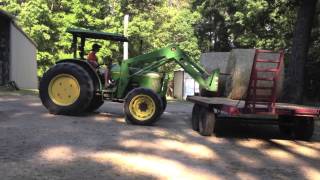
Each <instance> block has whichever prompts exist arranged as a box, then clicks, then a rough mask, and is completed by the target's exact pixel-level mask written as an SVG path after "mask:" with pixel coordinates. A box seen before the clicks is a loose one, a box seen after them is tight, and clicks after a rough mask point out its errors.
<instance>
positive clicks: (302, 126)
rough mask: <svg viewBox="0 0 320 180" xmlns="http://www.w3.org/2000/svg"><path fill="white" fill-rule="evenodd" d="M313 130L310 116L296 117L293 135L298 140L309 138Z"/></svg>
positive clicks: (312, 120) (312, 121)
mask: <svg viewBox="0 0 320 180" xmlns="http://www.w3.org/2000/svg"><path fill="white" fill-rule="evenodd" d="M313 132H314V119H313V118H310V117H300V118H296V121H295V126H294V135H295V138H296V139H299V140H310V139H311V137H312V135H313Z"/></svg>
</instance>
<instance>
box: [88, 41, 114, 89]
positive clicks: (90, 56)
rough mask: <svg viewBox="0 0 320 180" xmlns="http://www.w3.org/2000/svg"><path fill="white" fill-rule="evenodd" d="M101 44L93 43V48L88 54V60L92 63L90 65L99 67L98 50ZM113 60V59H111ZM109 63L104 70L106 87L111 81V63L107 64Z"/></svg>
mask: <svg viewBox="0 0 320 180" xmlns="http://www.w3.org/2000/svg"><path fill="white" fill-rule="evenodd" d="M100 48H101V46H100V45H99V44H93V45H92V50H91V51H90V53H89V54H88V56H87V60H88V62H89V63H90V65H91V66H92V67H94V68H95V69H97V68H98V67H99V64H98V58H97V55H96V54H97V52H99V50H100ZM110 62H111V61H110ZM106 65H107V68H106V70H105V72H104V79H105V81H104V86H105V87H106V88H108V87H109V81H110V68H111V67H109V66H110V63H108V64H106Z"/></svg>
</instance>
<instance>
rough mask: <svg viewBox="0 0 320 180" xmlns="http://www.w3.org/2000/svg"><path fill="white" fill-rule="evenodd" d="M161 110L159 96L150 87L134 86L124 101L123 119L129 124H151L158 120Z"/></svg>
mask: <svg viewBox="0 0 320 180" xmlns="http://www.w3.org/2000/svg"><path fill="white" fill-rule="evenodd" d="M148 111H150V112H148ZM162 112H163V105H162V100H161V97H160V96H159V95H158V94H156V93H155V92H154V91H152V90H151V89H146V88H135V89H133V90H132V91H130V92H129V93H128V95H127V97H126V99H125V102H124V113H125V119H126V121H127V122H128V123H130V124H135V125H148V126H149V125H152V124H154V123H155V122H156V121H157V120H159V118H160V116H161V114H162ZM139 113H140V114H139ZM143 113H145V114H143Z"/></svg>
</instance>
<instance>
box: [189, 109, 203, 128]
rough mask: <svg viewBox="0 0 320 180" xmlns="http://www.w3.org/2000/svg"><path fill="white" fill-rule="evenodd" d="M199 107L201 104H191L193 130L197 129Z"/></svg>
mask: <svg viewBox="0 0 320 180" xmlns="http://www.w3.org/2000/svg"><path fill="white" fill-rule="evenodd" d="M200 109H201V106H200V105H199V104H194V105H193V108H192V116H191V126H192V129H193V130H194V131H199V118H200Z"/></svg>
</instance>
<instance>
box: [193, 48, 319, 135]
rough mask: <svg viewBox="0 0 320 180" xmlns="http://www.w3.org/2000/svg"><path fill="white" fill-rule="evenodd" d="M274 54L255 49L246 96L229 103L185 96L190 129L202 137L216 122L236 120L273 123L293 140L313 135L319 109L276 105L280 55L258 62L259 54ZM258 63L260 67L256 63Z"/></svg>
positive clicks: (225, 99)
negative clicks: (265, 83)
mask: <svg viewBox="0 0 320 180" xmlns="http://www.w3.org/2000/svg"><path fill="white" fill-rule="evenodd" d="M263 53H274V52H272V51H268V50H256V53H255V57H254V61H253V65H252V70H251V75H250V81H249V84H248V88H247V92H246V97H244V98H243V100H232V99H229V98H226V97H203V96H188V97H187V101H190V102H193V103H194V107H193V110H192V118H191V123H192V129H193V130H195V131H198V132H199V133H200V134H201V135H203V136H210V135H212V133H213V132H214V129H215V125H216V120H217V119H221V120H228V119H236V120H237V119H239V120H245V121H247V122H249V123H257V124H266V123H267V124H277V125H278V126H279V129H280V132H281V133H283V134H284V135H287V136H293V137H294V138H295V139H303V140H308V139H310V138H311V137H312V135H313V132H314V121H315V119H318V118H319V116H320V108H318V107H309V106H304V105H297V104H288V103H277V102H276V97H277V95H276V89H277V81H278V79H279V73H280V70H281V67H282V66H281V63H283V58H284V53H283V51H280V52H279V57H278V58H277V59H262V58H261V56H260V54H263ZM259 63H260V64H259ZM261 63H269V64H274V67H270V68H261V67H259V65H261ZM263 73H269V74H270V73H273V76H272V77H268V78H266V77H261V74H263ZM261 81H269V82H271V84H272V85H271V86H268V87H266V86H265V85H264V86H263V85H261ZM261 89H262V90H269V92H270V94H269V95H267V96H266V95H265V94H264V95H261V94H259V90H261Z"/></svg>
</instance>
